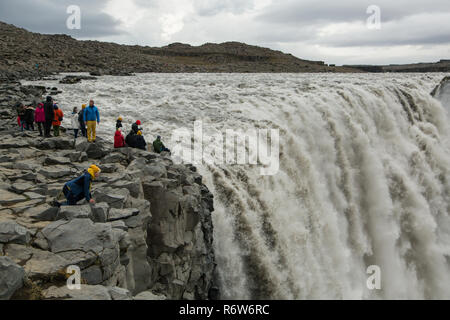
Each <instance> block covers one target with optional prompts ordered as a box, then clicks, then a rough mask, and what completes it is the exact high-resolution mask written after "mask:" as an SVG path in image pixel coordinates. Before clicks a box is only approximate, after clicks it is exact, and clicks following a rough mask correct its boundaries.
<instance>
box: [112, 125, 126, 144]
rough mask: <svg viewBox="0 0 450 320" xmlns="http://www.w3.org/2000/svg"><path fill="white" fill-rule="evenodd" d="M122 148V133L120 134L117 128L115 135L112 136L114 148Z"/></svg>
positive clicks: (123, 141) (123, 140)
mask: <svg viewBox="0 0 450 320" xmlns="http://www.w3.org/2000/svg"><path fill="white" fill-rule="evenodd" d="M123 147H125V138H124V137H123V134H122V132H120V128H117V131H116V134H115V135H114V148H123Z"/></svg>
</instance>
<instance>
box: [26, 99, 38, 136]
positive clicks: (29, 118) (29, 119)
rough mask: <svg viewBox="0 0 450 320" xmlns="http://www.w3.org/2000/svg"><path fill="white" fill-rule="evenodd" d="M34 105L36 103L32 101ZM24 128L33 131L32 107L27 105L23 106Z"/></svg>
mask: <svg viewBox="0 0 450 320" xmlns="http://www.w3.org/2000/svg"><path fill="white" fill-rule="evenodd" d="M34 105H36V104H35V103H34ZM25 123H26V126H25V129H26V130H32V131H34V107H33V106H28V107H26V108H25Z"/></svg>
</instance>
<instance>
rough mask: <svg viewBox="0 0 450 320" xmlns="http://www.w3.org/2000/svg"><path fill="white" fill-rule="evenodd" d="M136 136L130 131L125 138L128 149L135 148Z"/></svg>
mask: <svg viewBox="0 0 450 320" xmlns="http://www.w3.org/2000/svg"><path fill="white" fill-rule="evenodd" d="M136 136H137V134H136V133H135V132H134V131H133V130H131V131H130V133H128V134H127V136H126V138H125V143H126V145H127V146H128V147H130V148H136Z"/></svg>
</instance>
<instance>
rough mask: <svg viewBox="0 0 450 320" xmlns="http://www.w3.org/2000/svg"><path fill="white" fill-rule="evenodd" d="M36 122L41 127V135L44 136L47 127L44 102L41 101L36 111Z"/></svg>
mask: <svg viewBox="0 0 450 320" xmlns="http://www.w3.org/2000/svg"><path fill="white" fill-rule="evenodd" d="M34 122H36V124H37V126H38V129H39V135H40V136H41V137H42V136H43V132H44V127H45V110H44V104H43V103H39V104H38V106H37V107H36V110H35V111H34Z"/></svg>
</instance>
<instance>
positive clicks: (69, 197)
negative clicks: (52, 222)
mask: <svg viewBox="0 0 450 320" xmlns="http://www.w3.org/2000/svg"><path fill="white" fill-rule="evenodd" d="M100 172H101V170H100V168H99V167H97V166H96V165H91V166H90V167H89V169H87V171H85V172H84V173H83V174H82V175H81V176H80V177H78V178H76V179H74V180H71V181H69V182H67V183H66V184H65V185H64V187H63V190H62V193H64V196H65V197H66V202H63V203H59V202H58V201H57V200H56V199H55V200H54V201H53V202H52V205H53V206H55V207H60V206H74V205H76V204H77V203H78V201H81V200H83V199H86V201H87V202H89V203H92V204H95V200H94V199H93V198H92V195H91V185H92V181H94V180H95V179H96V178H98V177H99V176H100Z"/></svg>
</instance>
